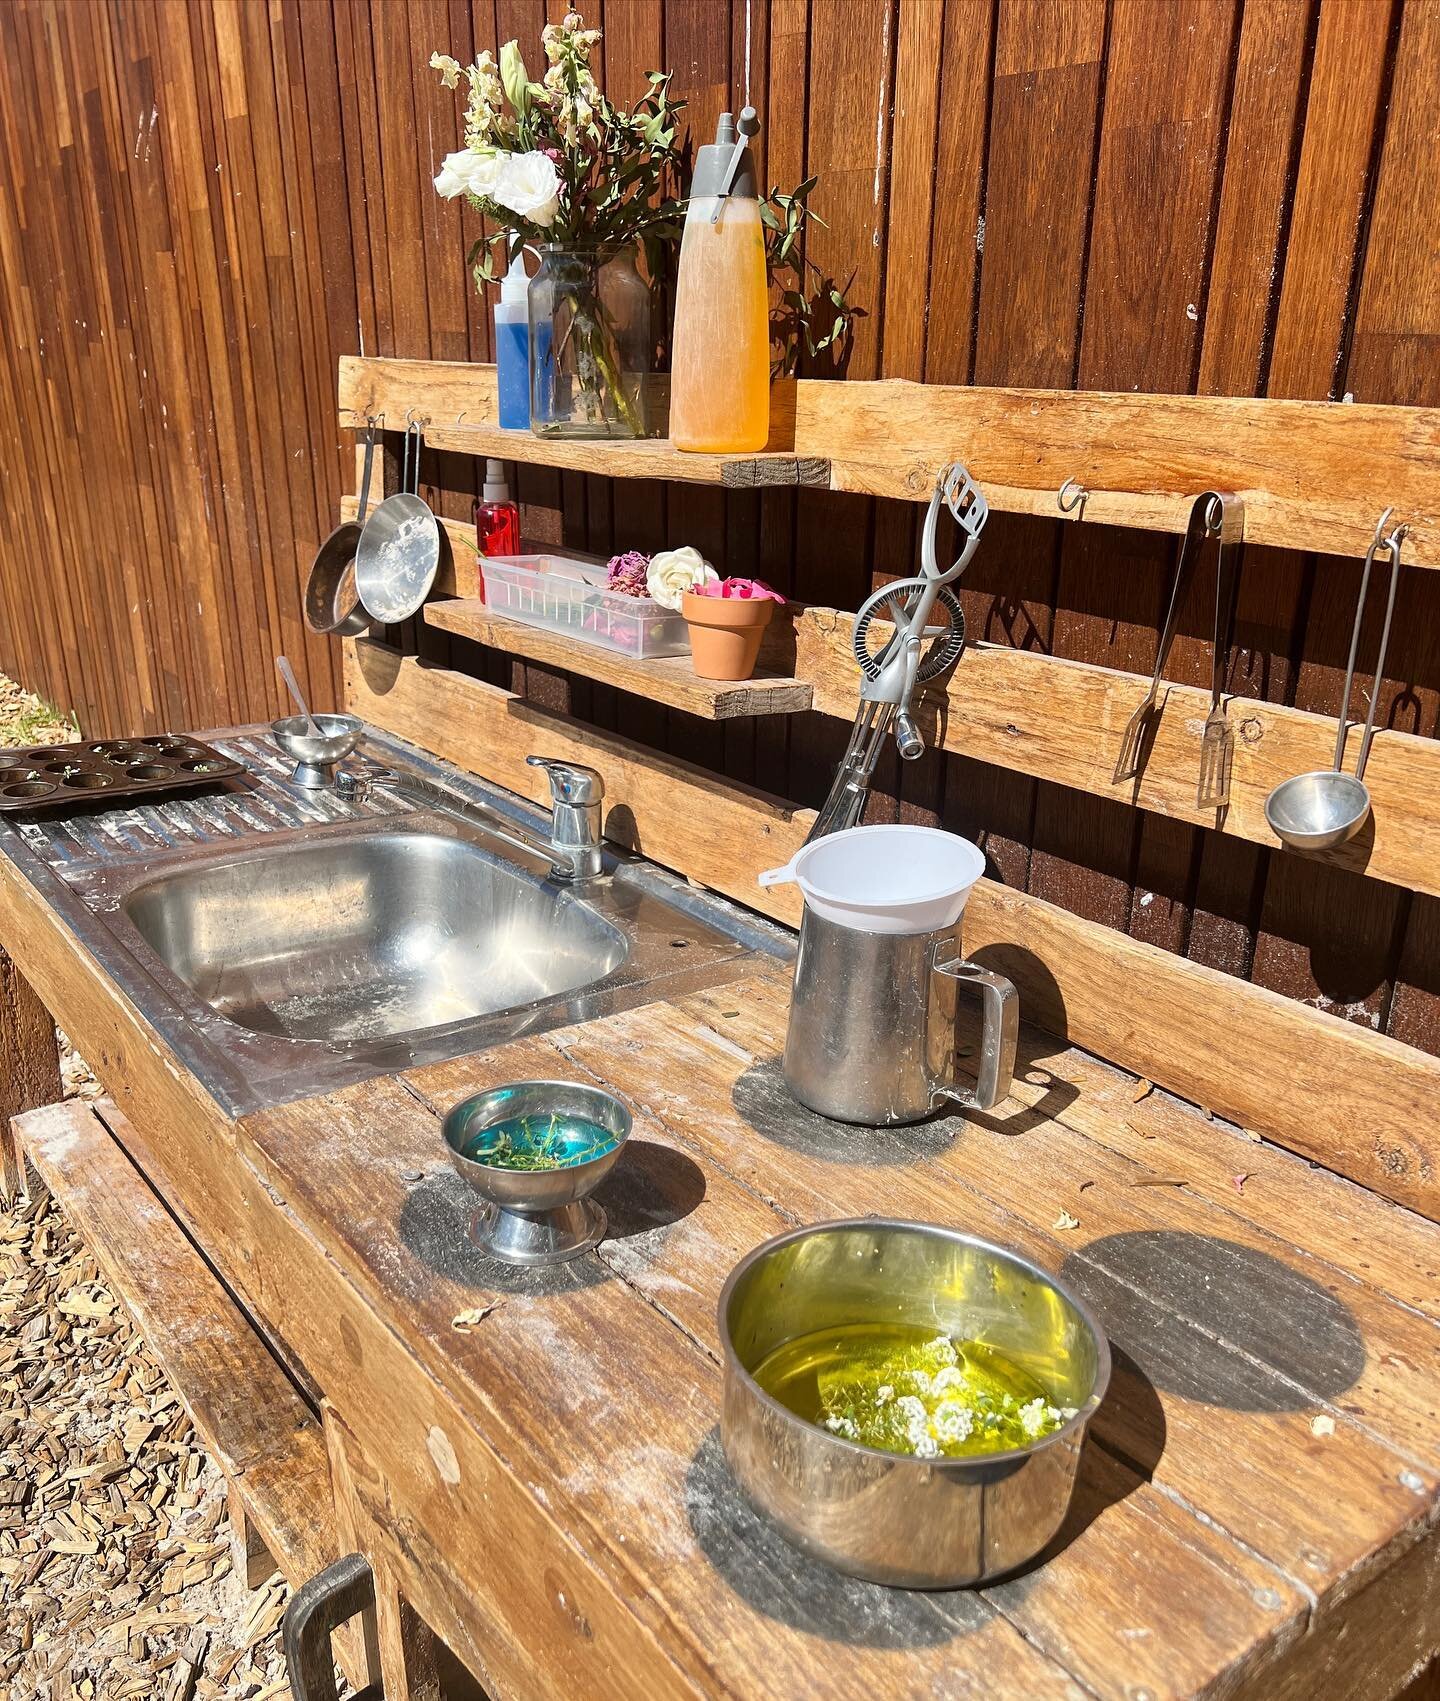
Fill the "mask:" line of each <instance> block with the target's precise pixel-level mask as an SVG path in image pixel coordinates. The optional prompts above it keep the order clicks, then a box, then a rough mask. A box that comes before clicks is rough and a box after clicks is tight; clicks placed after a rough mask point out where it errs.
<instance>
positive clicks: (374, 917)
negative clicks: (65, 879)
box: [122, 831, 630, 1046]
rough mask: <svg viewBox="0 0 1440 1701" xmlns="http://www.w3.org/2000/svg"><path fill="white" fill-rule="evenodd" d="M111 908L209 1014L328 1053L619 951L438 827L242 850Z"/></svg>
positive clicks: (437, 1020) (607, 930)
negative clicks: (320, 1046)
mask: <svg viewBox="0 0 1440 1701" xmlns="http://www.w3.org/2000/svg"><path fill="white" fill-rule="evenodd" d="M122 908H123V910H124V913H125V915H126V916H127V917H128V918H129V920H130V921H131V922H132V923H133V924H134V926H135V928H136V930H137V931H138V932H139V934H140V936H141V938H142V939H143V940H144V941H145V943H146V944H147V945H148V946H149V947H150V949H151V950H152V951H153V952H154V953H155V955H156V956H157V957H159V959H160V960H161V962H163V963H164V964H165V965H166V967H167V968H169V969H170V970H171V971H172V972H173V973H174V974H175V975H177V976H178V977H179V979H180V980H182V981H183V982H184V983H185V985H186V986H187V987H189V988H190V990H191V991H192V992H194V993H195V994H196V995H197V996H198V997H199V998H200V999H202V1000H203V1001H204V1003H205V1004H207V1005H208V1006H209V1007H210V1009H212V1010H214V1011H215V1012H217V1014H219V1015H221V1016H224V1017H225V1018H226V1019H227V1020H229V1021H231V1022H236V1023H238V1024H239V1025H240V1026H241V1027H244V1028H249V1029H251V1030H252V1031H253V1032H255V1033H260V1034H275V1035H281V1036H283V1037H284V1038H286V1039H290V1040H316V1041H321V1042H324V1043H326V1044H328V1045H332V1046H336V1045H339V1046H347V1045H353V1044H356V1043H358V1042H363V1041H367V1040H374V1039H386V1038H392V1037H394V1036H396V1035H400V1034H418V1033H421V1032H424V1031H425V1030H427V1029H431V1028H438V1027H443V1026H446V1025H447V1024H449V1023H452V1022H463V1021H469V1020H472V1019H474V1018H476V1017H479V1016H486V1015H490V1014H492V1013H494V1012H495V1011H500V1010H511V1009H515V1008H517V1007H520V1006H525V1005H531V1004H534V1003H535V1002H536V1001H537V1000H542V999H548V998H555V997H559V996H561V995H563V994H565V993H569V992H575V991H577V990H578V989H579V988H581V987H586V986H592V985H593V984H594V983H595V982H596V981H599V980H603V979H604V978H605V976H606V975H609V974H611V973H613V971H614V970H616V969H618V968H619V967H620V966H621V964H622V963H624V961H625V960H626V958H627V957H628V956H629V954H630V945H629V941H628V940H627V939H626V937H625V934H624V933H623V932H621V930H620V929H619V928H618V927H615V926H613V925H612V924H611V923H610V922H608V921H606V920H605V919H604V918H603V917H602V916H601V915H600V914H599V913H598V912H597V911H596V910H595V909H594V908H592V907H591V906H590V905H588V904H587V903H585V902H584V901H583V900H582V899H577V898H576V897H575V896H573V895H571V894H570V893H568V892H565V891H561V890H557V889H556V888H555V887H554V886H550V885H547V884H545V883H544V882H542V881H538V880H535V879H533V878H530V877H527V876H526V875H525V874H523V873H521V872H519V871H518V870H516V869H514V868H512V867H509V866H507V865H506V864H504V863H502V862H500V861H499V860H498V859H497V858H496V857H495V856H494V855H492V854H490V853H489V852H487V851H485V850H484V849H482V848H481V847H480V846H478V845H476V844H473V843H470V842H469V841H467V840H465V839H462V838H454V837H447V836H445V835H443V834H441V833H438V832H423V831H400V832H369V833H361V834H358V835H349V836H346V837H339V838H326V839H322V840H320V841H319V842H318V843H305V842H303V841H302V842H300V843H296V844H291V845H286V846H278V845H277V846H262V847H257V851H256V852H253V853H251V854H250V855H247V856H244V857H232V858H228V859H224V860H221V861H219V862H214V863H211V864H209V865H202V866H199V867H190V868H184V869H180V870H177V871H176V872H174V873H170V874H166V875H162V876H160V877H159V878H158V879H155V880H151V881H149V882H148V883H146V884H144V885H142V886H140V887H138V888H137V889H136V890H134V891H132V892H129V893H128V894H127V895H126V896H125V898H124V900H123V904H122Z"/></svg>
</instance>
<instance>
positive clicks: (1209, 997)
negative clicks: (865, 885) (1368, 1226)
mask: <svg viewBox="0 0 1440 1701" xmlns="http://www.w3.org/2000/svg"><path fill="white" fill-rule="evenodd" d="M966 917H967V939H966V944H967V949H970V950H971V951H974V950H976V949H977V948H983V956H982V960H983V961H985V962H988V963H989V964H990V965H991V966H992V967H995V968H998V969H999V970H1000V971H1001V972H1002V973H1004V974H1008V975H1009V976H1010V977H1011V979H1012V980H1013V981H1014V982H1015V984H1016V986H1017V987H1019V988H1020V991H1021V1001H1022V1005H1023V1006H1024V1008H1025V1012H1026V1015H1027V1016H1028V1017H1029V1019H1030V1020H1032V1021H1035V1022H1038V1023H1039V1024H1040V1025H1041V1026H1042V1027H1044V1028H1048V1029H1050V1031H1051V1032H1052V1033H1058V1034H1060V1035H1061V1036H1062V1037H1065V1038H1068V1039H1070V1040H1072V1041H1073V1042H1074V1043H1076V1044H1078V1045H1083V1046H1084V1047H1085V1048H1086V1050H1088V1051H1094V1052H1097V1053H1098V1054H1099V1055H1100V1056H1101V1057H1108V1058H1110V1059H1112V1060H1113V1061H1114V1062H1116V1063H1120V1064H1122V1065H1123V1066H1124V1067H1126V1068H1128V1069H1133V1070H1134V1071H1135V1072H1136V1073H1137V1074H1139V1075H1143V1076H1145V1078H1146V1079H1148V1080H1151V1081H1155V1082H1157V1083H1159V1084H1160V1085H1162V1086H1166V1087H1169V1088H1170V1089H1171V1090H1172V1091H1174V1092H1177V1093H1180V1094H1181V1095H1182V1096H1183V1097H1185V1098H1188V1099H1191V1100H1192V1101H1194V1102H1195V1103H1198V1104H1205V1105H1208V1106H1209V1107H1210V1108H1211V1109H1212V1110H1215V1111H1218V1112H1220V1114H1221V1115H1224V1116H1228V1117H1231V1118H1233V1119H1234V1120H1235V1121H1236V1122H1240V1123H1243V1124H1244V1126H1246V1127H1247V1128H1253V1129H1256V1130H1257V1131H1258V1132H1260V1133H1263V1134H1266V1135H1268V1136H1269V1137H1270V1138H1271V1139H1274V1140H1276V1141H1278V1142H1279V1143H1280V1144H1281V1145H1283V1146H1288V1147H1289V1148H1290V1149H1291V1150H1292V1151H1296V1152H1301V1153H1303V1154H1305V1155H1306V1156H1307V1157H1311V1158H1314V1159H1315V1160H1316V1161H1317V1162H1319V1163H1323V1164H1325V1165H1326V1166H1327V1167H1328V1168H1331V1169H1335V1170H1338V1171H1339V1172H1340V1173H1341V1174H1342V1175H1348V1176H1350V1177H1352V1178H1353V1179H1355V1180H1357V1181H1359V1182H1360V1183H1361V1184H1362V1185H1363V1186H1366V1187H1369V1188H1371V1189H1372V1190H1373V1191H1374V1192H1376V1193H1379V1194H1381V1195H1383V1196H1384V1197H1385V1198H1387V1199H1394V1200H1397V1201H1399V1203H1401V1204H1403V1205H1409V1206H1410V1207H1411V1208H1412V1209H1413V1210H1416V1211H1419V1212H1420V1213H1421V1214H1422V1215H1424V1216H1427V1217H1430V1218H1432V1219H1437V1218H1440V1141H1437V1137H1436V1131H1435V1127H1434V1116H1433V1106H1434V1104H1435V1103H1436V1102H1437V1095H1440V1059H1436V1058H1433V1057H1430V1056H1428V1055H1427V1054H1426V1053H1424V1052H1421V1051H1416V1050H1415V1049H1414V1048H1413V1047H1411V1046H1406V1045H1401V1044H1399V1042H1397V1041H1395V1040H1392V1039H1389V1038H1387V1037H1386V1036H1385V1035H1383V1034H1378V1033H1375V1032H1374V1031H1373V1030H1372V1029H1370V1028H1366V1027H1361V1026H1358V1025H1356V1024H1354V1023H1351V1022H1346V1021H1344V1020H1342V1019H1341V1018H1339V1017H1336V1016H1332V1015H1330V1014H1328V1013H1327V1012H1325V1011H1320V1010H1314V1009H1311V1008H1309V1007H1308V1006H1306V1005H1303V1004H1299V1003H1297V1002H1296V1001H1295V1000H1293V999H1289V998H1285V997H1284V996H1282V995H1281V994H1279V993H1275V992H1270V991H1269V990H1267V989H1266V988H1264V987H1258V986H1253V985H1249V984H1247V983H1246V982H1244V981H1240V980H1235V979H1233V978H1231V977H1230V976H1228V975H1224V974H1221V973H1219V972H1218V971H1217V970H1214V969H1207V968H1204V967H1202V966H1201V965H1200V964H1198V963H1191V962H1186V961H1185V960H1183V959H1180V958H1175V957H1173V956H1171V954H1170V953H1169V952H1166V951H1162V950H1160V949H1159V948H1158V947H1155V946H1151V945H1146V944H1143V943H1142V942H1141V941H1139V940H1135V939H1131V938H1129V937H1127V936H1126V935H1124V934H1122V933H1119V932H1116V931H1114V930H1111V929H1108V928H1104V927H1101V926H1099V925H1097V924H1096V923H1094V922H1087V921H1085V920H1083V919H1082V918H1081V917H1079V916H1074V915H1071V914H1070V913H1069V912H1068V911H1066V910H1062V909H1061V908H1059V907H1058V906H1057V905H1054V904H1048V903H1045V902H1043V901H1041V900H1039V899H1036V898H1034V897H1031V896H1029V895H1028V894H1022V893H1018V892H1012V891H1010V890H1008V889H1007V888H1004V887H999V886H992V885H990V884H989V883H988V882H981V884H980V885H978V886H977V887H976V889H975V893H974V896H973V897H972V899H971V901H970V904H969V906H968V908H967V910H966ZM1221 1058H1223V1059H1224V1062H1223V1064H1222V1065H1217V1059H1221Z"/></svg>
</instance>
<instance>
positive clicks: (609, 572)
mask: <svg viewBox="0 0 1440 1701" xmlns="http://www.w3.org/2000/svg"><path fill="white" fill-rule="evenodd" d="M649 566H650V557H649V556H648V555H644V554H642V553H641V551H640V550H638V549H627V550H626V551H625V553H624V554H623V555H612V556H611V557H610V564H609V566H608V567H607V568H606V569H605V583H606V584H607V585H608V586H609V588H610V589H611V590H612V591H618V592H619V594H620V595H621V596H622V597H645V596H649V594H650V592H649V590H648V588H647V586H646V582H645V574H646V570H647V569H648V567H649Z"/></svg>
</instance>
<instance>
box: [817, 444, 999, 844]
mask: <svg viewBox="0 0 1440 1701" xmlns="http://www.w3.org/2000/svg"><path fill="white" fill-rule="evenodd" d="M942 502H943V503H944V505H945V506H946V507H947V508H948V509H949V510H950V514H951V517H952V518H953V519H954V521H955V524H956V525H957V526H958V527H959V528H960V534H961V538H962V540H963V542H962V545H961V550H960V553H959V555H957V556H956V557H955V559H954V560H953V561H952V562H951V563H950V565H949V566H948V567H947V568H946V569H945V570H944V571H943V572H942V571H941V569H940V564H939V562H938V561H937V560H936V558H935V543H936V528H937V526H938V523H939V518H940V505H941V503H942ZM989 517H990V505H989V504H988V503H987V502H986V500H985V497H984V495H983V494H982V493H981V491H980V488H979V486H978V485H977V484H976V483H975V482H974V480H973V479H972V478H971V477H970V474H969V473H968V472H967V471H966V470H965V468H964V467H963V466H961V465H960V463H959V462H958V461H957V462H954V463H952V464H951V465H950V466H947V467H946V468H945V469H944V470H943V471H942V472H941V473H940V476H939V477H938V478H937V479H936V481H935V490H934V492H933V494H932V495H931V498H930V507H929V510H928V511H927V513H926V515H925V528H924V532H923V534H922V537H921V545H920V554H921V568H922V571H921V576H920V577H919V578H915V579H900V580H897V581H896V582H895V583H894V584H890V585H886V586H885V587H884V588H883V589H881V590H878V591H876V592H875V594H874V595H873V596H871V597H868V598H867V599H866V600H865V602H863V603H862V604H861V605H860V609H859V612H858V613H857V614H856V616H855V626H854V630H853V632H852V635H851V649H852V651H853V653H854V656H855V662H856V665H857V666H858V667H859V669H860V704H859V707H858V708H857V709H856V711H855V720H854V723H853V724H852V726H851V728H850V739H849V742H848V743H847V745H846V746H845V754H844V755H843V756H842V757H841V758H840V764H839V767H838V768H837V769H836V771H835V779H834V783H833V784H832V785H831V787H830V793H829V795H828V796H827V797H826V799H825V802H824V803H823V804H822V805H821V808H820V813H819V814H818V815H817V816H816V818H815V825H814V826H813V827H812V828H811V829H810V832H809V834H808V835H807V838H806V843H807V844H808V843H809V842H810V841H811V840H813V839H819V838H823V837H824V836H825V835H826V834H827V833H835V832H839V831H840V830H841V829H842V828H845V827H853V826H855V824H856V823H857V822H858V821H859V819H860V817H861V815H862V814H863V813H864V809H865V799H866V797H867V796H868V795H869V791H870V781H871V778H872V776H873V775H874V772H875V764H876V762H877V761H878V760H879V757H880V751H881V748H882V746H883V745H884V742H885V734H886V733H887V732H889V731H890V729H891V727H892V726H893V727H894V730H895V744H896V748H897V749H898V750H899V752H900V754H901V756H902V757H904V758H905V760H907V761H913V760H914V759H915V758H916V757H918V756H920V755H921V754H923V752H924V749H925V741H924V739H923V738H922V737H921V736H920V732H919V729H918V728H917V727H916V725H915V723H914V721H913V719H912V718H911V715H910V699H911V697H912V695H913V693H914V690H915V687H916V685H919V684H924V683H925V681H926V680H929V679H934V678H935V677H936V676H937V675H938V674H941V673H943V672H944V671H945V669H946V668H948V667H951V666H953V665H954V663H955V662H956V661H957V660H958V659H959V656H960V652H961V650H962V649H963V648H964V645H965V617H964V614H963V613H962V612H961V608H960V603H959V600H958V599H957V598H956V596H955V594H954V592H953V591H951V590H949V589H947V587H948V586H949V585H950V584H951V583H952V582H953V581H954V580H956V579H958V578H959V577H960V575H961V574H962V573H963V572H964V571H965V569H966V568H967V567H968V566H969V565H970V560H971V557H972V556H973V555H974V554H975V551H976V549H977V548H978V547H979V543H980V534H981V532H982V531H983V530H984V529H985V522H986V520H987V519H988V518H989ZM937 610H938V611H943V613H944V616H945V622H944V624H939V623H938V622H932V618H931V617H932V615H934V614H935V613H936V612H937ZM877 618H883V619H887V620H889V621H891V622H893V624H894V628H895V629H894V631H893V632H892V633H891V635H890V637H889V638H888V639H887V640H886V642H885V645H884V647H883V648H882V649H881V650H880V652H879V654H878V655H875V654H872V653H871V651H870V647H869V641H868V640H869V633H870V628H871V625H872V623H873V622H874V621H875V620H876V619H877Z"/></svg>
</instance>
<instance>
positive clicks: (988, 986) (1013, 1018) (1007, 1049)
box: [932, 957, 1020, 1110]
mask: <svg viewBox="0 0 1440 1701" xmlns="http://www.w3.org/2000/svg"><path fill="white" fill-rule="evenodd" d="M932 971H933V973H935V974H937V975H948V976H949V977H950V979H951V980H956V981H972V982H974V984H975V985H977V986H978V987H979V988H980V1002H981V1007H982V1010H983V1012H984V1017H985V1029H984V1036H983V1038H982V1040H981V1045H980V1073H979V1076H978V1078H977V1079H976V1082H975V1086H974V1088H973V1089H971V1088H968V1087H959V1086H956V1085H955V1084H954V1071H955V1056H954V1053H953V1051H952V1053H951V1058H950V1071H951V1079H950V1080H949V1081H937V1082H936V1084H935V1091H936V1093H937V1095H940V1096H943V1097H944V1098H947V1099H949V1100H950V1101H951V1102H952V1103H954V1104H958V1105H963V1106H964V1108H965V1109H966V1110H989V1109H991V1107H992V1106H994V1105H997V1104H999V1102H1000V1100H1001V1099H1003V1098H1005V1097H1006V1096H1007V1095H1008V1093H1009V1091H1010V1083H1011V1082H1012V1081H1013V1080H1014V1078H1015V1045H1016V1041H1017V1040H1018V1039H1019V1037H1020V995H1019V993H1017V992H1016V990H1015V988H1014V986H1013V984H1012V983H1011V982H1010V981H1008V980H1007V979H1006V978H1005V976H1004V975H1000V974H996V973H995V971H994V970H993V969H984V968H981V966H980V965H979V963H967V962H966V961H965V960H964V959H963V958H961V957H954V958H952V959H951V960H950V961H949V962H945V963H933V964H932Z"/></svg>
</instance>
